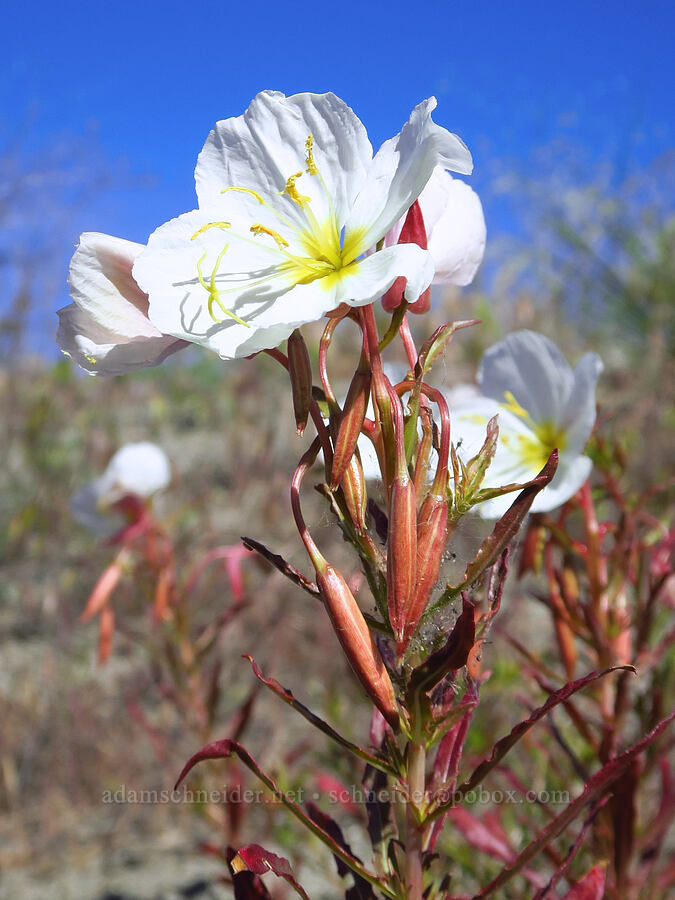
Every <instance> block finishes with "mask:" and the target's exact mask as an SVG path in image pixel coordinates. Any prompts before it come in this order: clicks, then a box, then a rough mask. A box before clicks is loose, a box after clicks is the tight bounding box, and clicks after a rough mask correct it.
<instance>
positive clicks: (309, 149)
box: [305, 134, 319, 175]
mask: <svg viewBox="0 0 675 900" xmlns="http://www.w3.org/2000/svg"><path fill="white" fill-rule="evenodd" d="M305 164H306V166H307V174H308V175H318V174H319V170H318V169H317V167H316V163H315V162H314V135H313V134H309V135H307V140H306V141H305Z"/></svg>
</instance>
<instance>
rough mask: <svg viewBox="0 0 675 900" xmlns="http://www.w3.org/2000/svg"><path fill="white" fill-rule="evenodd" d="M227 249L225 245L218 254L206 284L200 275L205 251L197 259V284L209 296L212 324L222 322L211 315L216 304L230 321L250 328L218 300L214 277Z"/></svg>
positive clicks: (218, 292)
mask: <svg viewBox="0 0 675 900" xmlns="http://www.w3.org/2000/svg"><path fill="white" fill-rule="evenodd" d="M227 247H228V245H227V244H225V246H224V247H223V249H222V250H221V251H220V253H219V254H218V259H217V260H216V264H215V266H214V267H213V272H211V278H210V279H209V281H208V283H207V282H206V279H205V278H204V275H203V273H202V263H203V262H204V260H205V259H206V256H207V251H206V250H205V251H204V253H203V255H202V256H201V257H200V258H199V260H198V262H197V277H198V278H199V283H200V284H201V286H202V287H203V288H204V290H205V291H206V292H207V294H208V295H209V299H208V301H207V302H208V310H209V315H210V316H211V318H212V319H213V321H214V322H222V321H223V320H222V319H217V318H216V317H215V316H214V314H213V304H214V303H217V304H218V306H219V307H220V308H221V309H222V311H223V312H224V313H225V315H227V316H229V317H230V318H231V319H234V321H235V322H239V324H240V325H244V326H245V327H246V328H250V327H251V326H250V325H249V324H248V322H244V320H243V319H240V318H239V316H236V315H235V314H234V313H233V312H231V311H230V310H229V309H227V308H226V307H225V306H224V304H223V302H222V300H221V299H220V291H219V290H218V288H217V287H216V275H217V273H218V266H219V265H220V261H221V259H222V258H223V256H225V251H226V250H227Z"/></svg>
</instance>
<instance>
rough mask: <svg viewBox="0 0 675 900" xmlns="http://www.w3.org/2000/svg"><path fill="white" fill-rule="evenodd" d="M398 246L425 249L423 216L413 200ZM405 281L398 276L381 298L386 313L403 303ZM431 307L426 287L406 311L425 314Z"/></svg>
mask: <svg viewBox="0 0 675 900" xmlns="http://www.w3.org/2000/svg"><path fill="white" fill-rule="evenodd" d="M398 243H399V244H417V246H418V247H421V248H422V249H423V250H426V249H427V231H426V227H425V225H424V216H423V215H422V210H421V209H420V205H419V202H418V201H417V200H415V202H414V203H413V205H412V206H411V207H410V209H409V210H408V214H407V216H406V218H405V222H404V223H403V228H402V229H401V234H400V235H399V239H398ZM405 286H406V280H405V278H402V277H401V276H399V277H398V278H397V279H396V281H394V283H393V284H392V286H391V287H390V288H389V290H388V291H386V293H385V294H384V296H383V297H382V306H383V307H384V309H385V310H386V311H387V312H393V311H394V310H395V309H396V307H397V306H400V305H401V303H402V302H403V292H404V291H405ZM430 305H431V288H430V287H428V288H427V289H426V290H425V291H424V292H423V293H422V294H421V295H420V296H419V297H418V298H417V300H415V302H414V303H410V304H409V306H408V309H409V310H410V312H413V313H425V312H428V311H429V306H430Z"/></svg>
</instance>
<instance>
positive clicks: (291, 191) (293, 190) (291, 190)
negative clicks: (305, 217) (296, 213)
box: [281, 172, 309, 206]
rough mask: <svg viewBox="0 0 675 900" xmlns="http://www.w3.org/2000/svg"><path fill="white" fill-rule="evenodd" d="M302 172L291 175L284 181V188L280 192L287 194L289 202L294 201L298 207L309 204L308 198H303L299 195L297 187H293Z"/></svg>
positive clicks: (302, 195)
mask: <svg viewBox="0 0 675 900" xmlns="http://www.w3.org/2000/svg"><path fill="white" fill-rule="evenodd" d="M301 175H302V172H296V173H295V175H291V176H290V178H289V179H288V180H287V181H286V187H285V188H284V189H283V191H282V192H281V193H282V194H288V196H289V197H290V198H291V200H294V201H295V202H296V203H297V204H298V206H302V205H303V204H305V203H309V197H305V196H304V194H301V193H299V191H298V189H297V187H296V186H295V182H296V181H297V180H298V178H300V176H301Z"/></svg>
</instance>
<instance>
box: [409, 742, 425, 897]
mask: <svg viewBox="0 0 675 900" xmlns="http://www.w3.org/2000/svg"><path fill="white" fill-rule="evenodd" d="M425 766H426V750H425V747H424V744H416V743H411V744H410V745H409V752H408V804H407V807H406V837H405V886H406V894H405V896H406V900H422V852H423V845H424V826H423V825H420V823H419V822H418V821H417V816H416V814H415V809H414V807H418V808H423V807H424V805H425V789H426V778H425Z"/></svg>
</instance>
